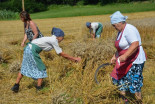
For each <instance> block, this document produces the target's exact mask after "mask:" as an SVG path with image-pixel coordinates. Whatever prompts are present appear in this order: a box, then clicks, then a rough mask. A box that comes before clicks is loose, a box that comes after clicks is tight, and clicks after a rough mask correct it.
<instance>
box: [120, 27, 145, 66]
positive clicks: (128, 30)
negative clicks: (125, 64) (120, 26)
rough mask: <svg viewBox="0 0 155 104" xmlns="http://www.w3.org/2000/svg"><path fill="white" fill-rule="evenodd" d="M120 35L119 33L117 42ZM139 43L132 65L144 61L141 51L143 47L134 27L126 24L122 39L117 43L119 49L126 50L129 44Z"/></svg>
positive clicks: (143, 53) (143, 54)
mask: <svg viewBox="0 0 155 104" xmlns="http://www.w3.org/2000/svg"><path fill="white" fill-rule="evenodd" d="M120 35H121V33H119V36H118V38H117V40H118V39H119V38H120ZM135 41H139V46H140V52H139V55H138V57H137V58H136V60H135V61H134V62H133V64H141V63H144V61H146V56H145V52H144V50H143V47H142V46H141V44H142V43H141V37H140V34H139V32H138V30H137V28H136V27H134V26H133V25H131V24H126V27H125V29H124V31H123V34H122V38H121V40H120V42H119V47H120V48H121V49H128V48H129V47H130V45H131V43H133V42H135Z"/></svg>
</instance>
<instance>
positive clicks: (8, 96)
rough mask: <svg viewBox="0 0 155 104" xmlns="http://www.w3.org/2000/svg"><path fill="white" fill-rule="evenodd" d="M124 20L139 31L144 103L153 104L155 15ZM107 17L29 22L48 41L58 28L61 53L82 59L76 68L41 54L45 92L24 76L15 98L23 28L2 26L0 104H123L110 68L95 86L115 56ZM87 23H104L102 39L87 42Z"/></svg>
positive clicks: (8, 23) (52, 55)
mask: <svg viewBox="0 0 155 104" xmlns="http://www.w3.org/2000/svg"><path fill="white" fill-rule="evenodd" d="M123 15H127V16H128V18H129V19H128V20H127V22H128V23H130V24H133V25H134V26H136V27H137V28H138V30H139V32H140V34H141V38H142V46H143V47H144V50H145V51H146V53H147V58H148V59H147V62H146V63H145V67H144V70H143V76H144V86H143V87H142V94H143V102H144V104H155V101H154V98H155V87H154V86H155V70H154V68H155V64H154V63H155V11H152V12H139V13H129V14H123ZM109 16H110V15H97V16H80V17H68V18H52V19H36V20H33V21H34V22H35V23H36V24H37V25H38V27H39V29H40V31H41V32H42V33H43V34H44V35H45V36H50V33H51V29H52V27H59V28H61V29H62V30H63V31H64V32H65V34H66V36H65V39H64V40H63V41H62V42H61V43H60V47H62V49H63V51H64V52H65V53H68V54H70V55H73V56H78V57H81V58H82V61H81V62H80V63H74V62H71V61H69V60H66V59H64V58H62V57H60V56H58V55H57V54H56V53H55V51H54V50H52V51H50V52H42V53H41V54H40V55H41V58H42V60H43V62H44V63H45V65H46V67H47V73H48V77H47V78H46V79H44V82H43V86H44V88H43V90H41V91H40V92H36V89H35V87H34V86H35V85H36V84H37V82H36V81H35V80H33V79H31V78H28V77H23V79H22V81H21V83H20V90H19V92H18V93H13V92H12V91H11V90H10V88H11V87H12V86H13V84H14V83H15V80H16V77H17V73H18V72H19V70H20V67H21V62H22V56H23V47H21V46H20V44H21V41H22V39H23V36H24V32H23V31H24V28H23V23H22V22H21V21H20V20H16V21H0V43H1V44H0V95H1V97H0V104H122V101H121V99H119V97H118V93H119V91H118V90H117V87H116V86H114V85H112V82H111V78H110V76H109V74H110V72H111V71H112V69H113V66H107V67H106V68H104V69H101V70H100V71H99V73H98V79H99V81H100V84H96V83H95V81H94V74H95V70H96V69H97V67H98V66H99V65H101V64H103V63H107V62H110V58H111V57H112V55H113V54H114V52H115V48H114V39H115V37H116V34H117V31H116V30H115V29H114V28H113V27H112V26H111V24H110V17H109ZM88 21H90V22H93V21H98V22H101V23H103V32H102V35H101V39H97V40H92V39H91V37H90V36H89V34H88V30H87V28H86V27H85V23H86V22H88ZM127 97H128V99H129V100H130V103H131V104H134V102H135V99H134V97H133V96H132V95H131V94H129V95H128V96H127Z"/></svg>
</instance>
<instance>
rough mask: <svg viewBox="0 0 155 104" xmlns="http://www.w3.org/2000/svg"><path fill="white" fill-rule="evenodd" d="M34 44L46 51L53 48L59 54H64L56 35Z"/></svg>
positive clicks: (39, 39) (35, 41)
mask: <svg viewBox="0 0 155 104" xmlns="http://www.w3.org/2000/svg"><path fill="white" fill-rule="evenodd" d="M31 43H33V44H35V45H37V46H39V47H40V48H41V49H42V50H44V51H50V50H52V49H53V48H54V49H55V51H56V53H57V54H60V53H61V52H62V49H61V48H60V47H59V44H58V40H57V39H56V36H55V35H52V36H50V37H42V38H37V39H34V40H32V42H31Z"/></svg>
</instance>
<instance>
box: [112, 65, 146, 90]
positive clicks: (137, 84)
mask: <svg viewBox="0 0 155 104" xmlns="http://www.w3.org/2000/svg"><path fill="white" fill-rule="evenodd" d="M143 67H144V63H142V64H133V65H132V67H131V68H130V70H129V71H128V73H127V74H126V75H125V76H124V77H123V78H121V79H120V80H116V79H114V78H112V81H113V84H114V85H117V86H119V90H120V91H130V92H131V93H135V92H141V87H142V86H143V75H142V72H143Z"/></svg>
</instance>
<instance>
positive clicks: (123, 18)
mask: <svg viewBox="0 0 155 104" xmlns="http://www.w3.org/2000/svg"><path fill="white" fill-rule="evenodd" d="M110 17H111V24H115V23H119V22H122V21H126V19H127V18H128V17H127V16H123V15H122V14H121V12H120V11H116V12H115V13H113V14H112V15H111V16H110Z"/></svg>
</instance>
